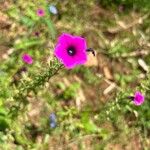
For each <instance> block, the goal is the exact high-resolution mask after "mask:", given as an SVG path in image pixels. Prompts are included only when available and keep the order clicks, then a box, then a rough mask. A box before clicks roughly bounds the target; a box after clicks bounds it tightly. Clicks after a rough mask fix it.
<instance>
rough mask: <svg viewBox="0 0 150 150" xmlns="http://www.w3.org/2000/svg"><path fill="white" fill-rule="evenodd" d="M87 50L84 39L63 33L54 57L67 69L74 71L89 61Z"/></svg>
mask: <svg viewBox="0 0 150 150" xmlns="http://www.w3.org/2000/svg"><path fill="white" fill-rule="evenodd" d="M86 49H87V45H86V40H85V39H84V38H82V37H80V36H72V35H70V34H67V33H63V34H62V35H60V36H59V38H58V43H57V44H56V47H55V50H54V55H55V56H56V57H57V58H58V59H59V60H60V61H61V62H62V63H63V64H64V66H65V67H66V68H67V69H72V68H74V67H75V66H77V65H81V64H84V63H85V62H86V61H87V54H86Z"/></svg>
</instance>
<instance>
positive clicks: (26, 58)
mask: <svg viewBox="0 0 150 150" xmlns="http://www.w3.org/2000/svg"><path fill="white" fill-rule="evenodd" d="M22 60H23V61H24V62H25V63H27V64H32V63H33V59H32V57H31V56H30V55H28V54H23V56H22Z"/></svg>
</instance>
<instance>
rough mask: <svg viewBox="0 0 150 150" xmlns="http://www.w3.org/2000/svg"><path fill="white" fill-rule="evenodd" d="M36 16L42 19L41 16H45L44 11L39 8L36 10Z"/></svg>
mask: <svg viewBox="0 0 150 150" xmlns="http://www.w3.org/2000/svg"><path fill="white" fill-rule="evenodd" d="M37 15H38V16H39V17H43V16H44V15H45V12H44V10H43V9H41V8H39V9H38V10H37Z"/></svg>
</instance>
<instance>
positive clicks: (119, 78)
mask: <svg viewBox="0 0 150 150" xmlns="http://www.w3.org/2000/svg"><path fill="white" fill-rule="evenodd" d="M53 3H54V2H52V1H43V0H40V1H34V2H33V1H29V0H27V1H22V0H20V1H16V2H9V5H10V7H9V8H8V9H7V10H5V11H4V13H5V14H6V15H7V16H8V18H9V20H10V21H12V26H13V27H12V30H13V29H14V28H15V26H16V28H17V30H16V29H14V30H13V36H12V37H11V38H10V39H9V36H10V35H9V32H11V30H10V31H9V29H8V31H7V34H6V33H5V34H4V36H2V37H3V40H4V41H7V42H6V43H5V42H4V43H3V42H1V43H0V44H1V45H2V44H4V46H6V47H8V50H9V49H10V48H12V49H13V52H12V54H8V55H7V54H6V55H7V57H5V59H2V60H1V58H2V57H1V55H3V54H1V50H0V66H1V68H0V149H3V150H9V149H16V150H23V149H29V150H30V149H31V150H38V149H39V150H41V149H43V150H46V149H49V148H51V147H52V149H59V148H60V149H68V148H70V149H72V148H73V146H74V144H76V145H77V146H78V147H79V149H85V147H90V148H91V149H98V150H99V149H109V148H108V147H107V146H109V145H110V146H112V147H113V146H114V143H117V144H119V145H121V146H122V147H123V148H124V147H126V146H127V145H129V143H131V144H133V143H132V140H130V139H131V136H133V137H135V136H136V137H137V138H138V139H140V140H141V143H142V144H141V146H142V148H143V149H148V147H149V145H150V144H149V132H150V119H149V118H150V111H149V106H150V86H149V85H150V77H147V74H148V73H146V72H144V71H143V70H142V69H139V67H138V66H139V65H138V59H139V58H142V59H143V60H144V61H145V62H146V64H147V65H148V66H149V65H150V61H149V60H150V57H149V55H147V56H141V55H137V56H136V55H135V56H133V57H131V56H130V57H128V55H127V54H130V53H132V52H134V51H135V52H137V51H136V50H137V49H138V48H139V47H140V46H141V45H140V43H141V41H142V42H143V43H144V42H145V43H146V44H147V43H148V42H149V25H150V21H149V18H147V19H145V20H144V21H143V22H142V23H141V24H138V25H137V26H135V27H133V31H132V32H131V29H130V28H129V31H128V32H127V30H125V31H124V30H123V29H122V30H121V31H119V32H118V33H109V32H108V30H107V29H109V28H110V27H114V26H115V27H116V24H117V23H116V22H117V21H118V20H119V19H120V20H121V19H124V18H125V19H131V20H132V19H133V17H131V16H132V12H134V13H135V14H136V13H137V16H139V14H140V16H142V15H143V13H144V14H145V13H148V11H149V9H150V2H149V0H143V1H142V0H136V1H134V2H133V1H131V0H95V1H93V0H87V1H84V0H80V1H79V2H78V3H76V1H75V0H73V1H62V2H59V1H56V2H55V6H56V7H58V11H59V13H58V15H57V16H53V15H51V14H50V13H49V11H48V7H49V5H50V4H53ZM97 3H98V4H99V5H97ZM101 7H103V9H104V10H103V9H101ZM38 8H43V9H44V10H45V12H46V15H45V16H44V17H43V18H40V17H38V16H37V15H36V10H37V9H38ZM119 9H121V10H119ZM118 10H119V11H120V12H122V13H120V12H118ZM126 10H127V11H126ZM130 12H131V13H130ZM111 14H113V15H112V16H113V19H112V16H111ZM109 15H110V16H109ZM114 16H115V17H116V16H117V17H116V18H117V19H118V18H119V19H118V20H117V19H116V18H115V17H114ZM114 18H115V19H116V20H115V19H114ZM129 22H130V20H129ZM21 28H23V30H22V31H19V29H21ZM131 28H132V27H131ZM0 30H1V29H0ZM56 31H57V32H56ZM35 32H39V36H35ZM62 32H70V33H74V34H79V35H81V36H84V37H87V41H88V43H89V46H91V45H92V46H93V47H94V50H95V51H96V52H97V53H98V54H99V53H100V54H101V53H103V54H104V56H100V58H99V59H100V60H98V61H100V63H99V64H98V66H91V67H87V66H80V67H77V68H75V69H74V70H64V69H63V70H59V74H58V69H60V68H61V65H60V63H59V62H58V61H56V60H53V49H54V45H55V41H56V35H57V33H59V34H61V33H62ZM6 37H7V38H8V39H9V40H8V39H7V40H6V39H5V38H6ZM126 39H127V40H126ZM8 41H9V42H8ZM124 41H127V42H124ZM145 43H144V44H145ZM90 44H91V45H90ZM144 44H143V45H144ZM146 44H145V45H144V46H143V45H142V47H141V49H144V48H145V47H146V46H147V45H146ZM1 45H0V46H1ZM2 46H3V45H2ZM146 48H147V47H146ZM6 51H7V50H6ZM23 53H29V54H31V55H32V56H33V58H34V64H33V65H31V66H28V65H26V64H24V63H23V62H22V61H21V56H22V54H23ZM124 54H126V55H127V57H123V58H122V56H123V55H124ZM103 57H107V58H108V59H109V64H107V65H108V66H109V67H110V66H111V67H112V70H113V71H112V72H113V76H114V78H113V79H112V82H115V83H116V85H117V88H116V89H117V90H116V91H117V92H115V91H113V95H111V94H110V95H109V94H108V95H101V93H103V91H102V90H105V88H104V87H106V85H102V86H101V84H102V81H105V80H106V77H105V75H104V76H102V77H101V78H100V77H98V76H97V74H100V75H101V74H102V75H103V69H102V68H101V65H102V64H103V63H104V64H105V65H106V63H107V60H106V61H105V60H104V61H103V62H102V61H101V60H103ZM51 59H52V60H51ZM95 59H98V57H97V56H96V57H95ZM114 62H115V64H117V63H118V65H119V64H121V69H120V71H119V72H115V69H117V66H113V65H112V64H113V63H114ZM123 66H127V67H128V68H127V69H126V71H127V72H128V73H125V72H123V69H124V67H123ZM22 67H25V68H27V71H25V72H22V73H20V74H18V70H20V69H21V68H22ZM141 74H142V75H144V79H143V78H142V79H141V78H138V77H139V76H140V75H141ZM75 76H77V77H78V78H79V80H77V79H76V78H75ZM52 77H53V78H52ZM64 77H66V78H67V80H68V81H69V85H66V84H67V83H66V82H63V80H62V79H63V78H64ZM49 79H50V81H49ZM138 80H139V81H138ZM78 81H80V82H78ZM103 86H104V87H103ZM96 89H97V90H96ZM136 90H139V91H141V92H143V94H144V95H145V102H144V104H143V105H141V106H139V107H137V106H134V105H133V103H132V102H131V101H130V99H128V96H133V94H134V92H135V91H136ZM79 91H80V92H81V93H83V96H82V98H83V100H81V101H80V102H78V101H77V98H78V97H79V96H80V95H79V93H80V92H79ZM87 91H91V92H87ZM81 93H80V94H81ZM93 93H94V94H93ZM84 94H85V95H84ZM88 96H89V97H88ZM97 97H98V98H97ZM104 97H105V98H104ZM103 98H104V102H99V101H100V100H99V99H103ZM76 103H78V105H77V104H76ZM51 112H54V113H56V117H57V127H56V128H54V129H52V128H50V126H49V114H50V113H51ZM11 113H12V114H13V115H12V114H11ZM120 139H125V140H124V141H121V140H120ZM86 141H88V142H89V143H90V145H88V144H86ZM88 142H87V143H88ZM64 143H65V144H64Z"/></svg>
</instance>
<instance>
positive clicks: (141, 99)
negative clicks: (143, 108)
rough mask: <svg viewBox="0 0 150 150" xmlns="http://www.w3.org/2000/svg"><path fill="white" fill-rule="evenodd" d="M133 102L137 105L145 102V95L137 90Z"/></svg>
mask: <svg viewBox="0 0 150 150" xmlns="http://www.w3.org/2000/svg"><path fill="white" fill-rule="evenodd" d="M133 102H134V104H135V105H138V106H139V105H141V104H142V103H143V102H144V95H142V93H141V92H139V91H137V92H135V94H134V98H133Z"/></svg>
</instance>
